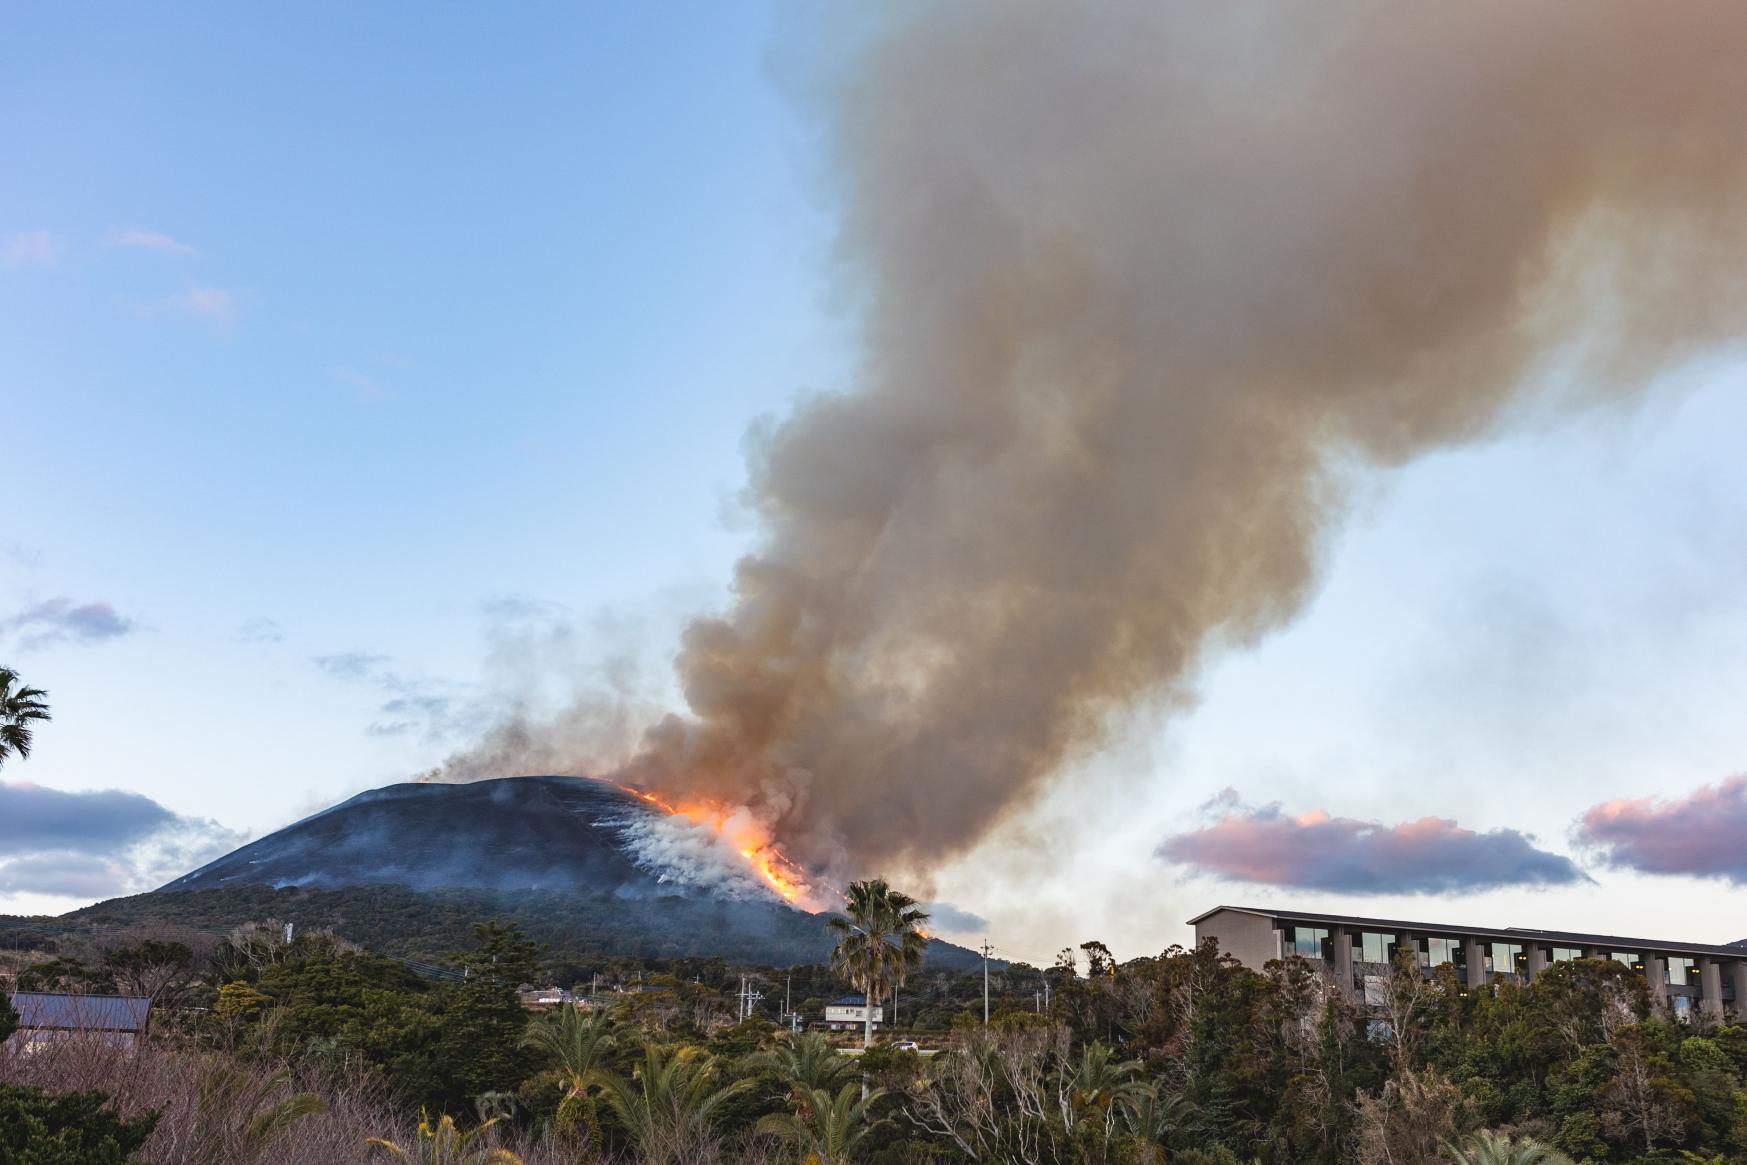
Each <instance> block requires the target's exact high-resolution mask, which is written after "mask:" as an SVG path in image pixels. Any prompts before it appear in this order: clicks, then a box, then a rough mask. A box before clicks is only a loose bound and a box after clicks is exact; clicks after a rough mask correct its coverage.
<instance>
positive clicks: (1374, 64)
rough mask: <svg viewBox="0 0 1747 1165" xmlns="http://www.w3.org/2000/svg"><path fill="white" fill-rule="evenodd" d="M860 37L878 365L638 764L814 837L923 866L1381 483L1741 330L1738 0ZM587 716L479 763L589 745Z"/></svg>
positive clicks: (1203, 12)
mask: <svg viewBox="0 0 1747 1165" xmlns="http://www.w3.org/2000/svg"><path fill="white" fill-rule="evenodd" d="M854 35H855V38H856V39H855V44H854V46H853V48H852V49H851V50H850V51H848V52H846V53H845V54H843V55H842V56H840V57H834V58H833V61H834V63H833V65H832V67H831V68H830V69H829V70H828V74H829V75H828V76H826V77H825V78H824V79H823V81H822V82H821V83H819V84H817V85H815V86H814V87H813V88H812V89H811V90H809V92H810V94H811V96H810V97H809V100H813V101H816V102H817V103H818V109H819V112H820V114H821V116H822V119H823V124H824V126H825V128H826V131H827V132H826V140H827V141H828V142H829V143H830V148H831V150H832V153H831V154H830V156H829V157H828V159H827V161H828V167H829V172H830V173H831V175H832V176H833V177H832V181H833V182H834V183H835V184H837V190H836V193H837V195H838V196H839V198H840V202H841V223H842V228H841V238H840V241H839V248H838V257H839V262H840V264H841V267H840V271H839V275H840V279H841V286H842V289H843V292H844V295H845V299H846V301H847V302H848V303H850V304H851V305H852V307H853V310H854V311H855V312H856V313H857V316H856V318H857V320H858V321H859V324H860V338H861V351H860V356H859V360H858V365H857V368H856V371H855V375H854V382H853V383H852V384H851V385H849V386H847V388H846V389H845V390H844V391H842V392H840V393H836V394H832V395H824V396H819V397H817V398H815V399H810V400H808V401H806V402H804V403H802V404H801V405H800V406H798V407H797V408H796V409H795V411H794V412H793V413H792V415H790V416H789V417H788V418H787V419H786V420H784V421H782V422H781V423H779V424H775V425H772V426H768V427H766V428H764V429H762V430H761V431H759V432H757V433H756V434H755V439H754V451H753V454H752V457H751V483H750V491H749V501H750V505H751V508H752V510H753V511H754V513H755V514H756V516H757V517H758V519H759V520H760V522H761V524H762V534H761V537H760V540H759V543H758V545H757V548H756V549H755V550H754V551H753V552H752V553H750V554H749V555H748V556H747V557H746V558H745V559H744V560H743V561H742V562H741V563H740V564H739V567H738V569H737V572H736V576H735V580H734V586H735V592H734V593H735V599H734V602H733V604H732V606H731V607H730V608H729V609H728V610H726V611H723V612H720V613H717V614H712V615H708V616H705V617H700V618H698V619H696V620H695V621H694V622H692V623H691V624H690V626H689V628H688V629H687V630H686V631H685V633H684V638H683V645H682V649H681V652H680V655H679V658H678V661H677V667H678V675H679V678H680V680H681V682H682V686H683V691H684V696H685V701H686V704H687V707H686V709H685V710H684V711H683V712H675V713H673V714H670V715H667V716H665V717H664V718H661V719H659V720H658V721H657V722H655V723H654V724H653V726H652V727H650V728H649V729H648V730H647V732H646V734H645V735H644V736H643V737H642V740H641V743H640V745H639V746H638V747H637V748H636V749H635V750H634V755H632V756H631V758H630V759H629V760H628V761H625V762H624V763H623V764H622V765H621V767H620V770H619V772H618V774H617V775H618V777H619V779H621V780H625V781H629V782H632V783H636V784H641V785H645V786H648V787H651V788H658V789H662V790H668V791H676V792H679V793H688V792H689V793H696V794H698V795H703V796H712V797H718V798H722V799H725V800H729V801H732V802H734V803H736V804H744V805H749V806H751V807H752V808H753V810H754V811H755V812H758V813H760V814H762V815H764V817H765V818H766V819H767V820H768V821H769V822H770V823H771V825H772V827H773V828H774V829H775V830H776V833H777V836H778V837H779V838H781V839H782V840H783V841H784V843H785V845H787V846H788V848H789V851H790V854H791V856H793V857H796V858H797V859H799V860H802V861H805V862H809V863H811V864H813V865H814V866H815V867H818V866H822V865H829V864H833V863H835V864H836V865H837V866H838V868H839V869H840V870H848V871H851V872H858V873H867V872H875V871H881V872H893V873H896V872H899V871H903V870H923V869H926V868H927V867H929V866H930V865H933V864H935V863H937V862H939V861H941V860H943V859H945V858H947V857H950V856H952V855H954V854H956V853H959V852H962V851H963V850H964V849H965V847H967V846H969V845H970V844H971V843H973V842H975V841H976V840H977V839H978V838H979V837H981V836H982V835H984V834H985V833H986V832H987V831H988V830H989V829H990V827H991V826H992V825H993V824H994V823H996V822H997V821H998V820H1000V819H1001V818H1002V817H1003V816H1004V815H1007V814H1009V813H1011V812H1012V811H1014V810H1015V809H1016V808H1017V807H1021V806H1023V805H1024V804H1026V803H1027V801H1028V799H1030V798H1031V797H1033V795H1034V794H1036V793H1037V792H1038V791H1039V790H1040V789H1041V788H1042V787H1043V785H1044V783H1045V782H1046V781H1047V780H1048V778H1050V776H1051V775H1052V774H1054V773H1056V772H1058V771H1059V770H1061V769H1062V768H1063V767H1064V766H1066V765H1068V764H1070V763H1071V762H1073V761H1074V760H1076V759H1077V758H1080V757H1083V756H1085V755H1086V754H1087V753H1088V752H1089V751H1090V750H1094V749H1096V748H1097V747H1098V746H1099V744H1100V742H1101V741H1104V740H1106V739H1107V738H1108V736H1109V734H1110V733H1111V732H1112V731H1114V730H1115V729H1116V726H1118V725H1119V724H1120V720H1121V717H1122V715H1123V714H1124V713H1125V712H1129V711H1131V710H1133V709H1135V708H1137V707H1139V706H1141V705H1143V704H1144V703H1147V702H1150V701H1155V700H1163V701H1166V702H1167V703H1168V702H1169V701H1171V700H1172V699H1174V698H1178V697H1182V696H1185V695H1187V694H1188V692H1189V688H1190V687H1191V685H1192V683H1193V679H1194V674H1195V671H1196V668H1197V666H1198V665H1199V663H1200V662H1201V661H1203V660H1204V659H1205V658H1206V657H1207V655H1208V654H1209V653H1210V652H1211V651H1215V650H1218V649H1221V648H1224V647H1229V646H1232V645H1239V644H1245V643H1250V642H1253V641H1255V640H1256V639H1257V638H1258V637H1260V636H1262V635H1263V634H1265V633H1266V632H1268V631H1270V630H1272V629H1275V628H1278V627H1280V626H1281V625H1282V624H1284V623H1286V622H1287V621H1288V620H1290V619H1291V618H1292V617H1293V616H1294V614H1295V613H1297V612H1298V611H1299V610H1300V608H1301V607H1302V606H1303V605H1304V603H1305V601H1306V598H1307V595H1308V594H1309V592H1310V591H1311V588H1312V586H1313V585H1314V583H1315V581H1316V578H1317V573H1318V572H1317V567H1318V558H1319V554H1320V553H1321V552H1322V551H1323V549H1324V548H1325V546H1326V543H1327V540H1328V537H1329V535H1330V534H1331V532H1333V531H1334V530H1335V529H1336V528H1337V526H1338V524H1339V523H1340V521H1341V519H1342V518H1343V516H1344V515H1345V513H1346V512H1347V509H1348V502H1349V498H1350V495H1351V493H1352V491H1353V489H1354V488H1355V487H1356V486H1357V485H1359V484H1360V483H1362V482H1363V481H1365V479H1366V475H1367V474H1368V473H1369V472H1371V471H1374V470H1376V469H1386V468H1388V467H1393V466H1397V465H1400V464H1402V463H1404V462H1407V461H1409V460H1411V459H1413V458H1415V457H1417V456H1420V455H1422V454H1424V453H1425V452H1427V451H1428V450H1432V449H1436V448H1439V447H1442V446H1448V445H1451V444H1455V443H1460V442H1464V441H1471V440H1474V439H1476V438H1479V437H1482V436H1486V435H1489V434H1492V433H1496V432H1498V431H1499V430H1500V429H1501V428H1503V427H1504V426H1507V425H1510V424H1521V423H1527V422H1536V423H1542V422H1544V421H1545V420H1546V419H1547V418H1549V417H1552V416H1557V415H1562V414H1566V413H1570V412H1574V411H1577V410H1581V409H1584V408H1588V407H1592V406H1595V405H1602V404H1608V403H1611V402H1615V401H1619V400H1624V399H1628V398H1632V397H1634V396H1636V395H1638V394H1641V393H1642V392H1643V391H1645V389H1646V387H1647V386H1648V384H1649V382H1651V381H1652V380H1654V379H1658V378H1660V379H1662V380H1663V381H1665V382H1666V380H1668V379H1669V378H1668V377H1667V376H1666V375H1665V374H1666V373H1668V372H1670V371H1673V370H1678V369H1679V368H1680V367H1681V366H1682V365H1684V364H1687V363H1688V362H1690V361H1691V360H1693V359H1694V358H1695V357H1698V356H1702V355H1703V354H1705V353H1706V352H1707V351H1708V350H1711V349H1713V348H1714V347H1716V346H1717V345H1719V344H1721V343H1722V342H1724V341H1726V340H1728V339H1730V338H1731V337H1733V336H1734V335H1735V334H1737V333H1739V332H1740V331H1741V329H1742V327H1743V325H1744V324H1747V297H1744V296H1743V294H1742V290H1743V289H1742V286H1741V285H1742V274H1743V272H1747V266H1744V260H1747V71H1744V70H1743V69H1742V68H1741V64H1740V60H1739V49H1740V46H1741V45H1742V44H1744V43H1747V7H1743V6H1740V5H1730V4H1708V5H1707V4H1702V3H1701V4H1695V5H1691V6H1686V7H1683V8H1681V9H1680V10H1679V12H1678V13H1673V12H1670V11H1669V10H1667V9H1666V8H1662V7H1658V6H1655V5H1645V4H1639V3H1604V2H1594V0H1583V2H1581V3H1579V2H1566V3H1560V2H1548V3H1539V4H1514V3H1509V4H1507V3H1487V2H1480V3H1467V4H1439V5H1379V4H1368V3H1348V4H1337V5H1326V4H1325V5H1315V6H1307V5H1298V4H1287V3H1280V4H1275V5H1255V4H1241V5H1211V4H1201V3H1191V2H1183V3H1174V4H1173V3H1161V2H1157V0H1148V2H1146V3H1137V4H1132V5H1127V6H1123V5H1107V6H1101V7H1099V8H1097V9H1096V10H1095V11H1094V10H1091V9H1087V8H1085V7H1083V6H1075V5H1064V4H1052V3H1018V2H1013V0H999V2H990V3H959V4H951V5H925V6H919V7H916V8H906V9H900V10H898V13H897V14H896V15H894V14H892V13H891V12H890V11H889V10H882V15H881V16H880V17H879V26H878V27H876V28H871V29H870V28H861V29H858V30H857V31H856V33H855V34H854ZM603 719H610V717H604V716H603V714H602V713H601V712H600V710H599V709H592V708H579V709H577V710H576V711H575V713H574V716H573V717H572V718H571V719H570V721H568V723H584V724H586V723H591V722H596V721H601V720H603ZM567 731H568V729H567V722H560V723H556V724H553V725H543V724H538V723H525V722H524V723H515V724H510V725H506V726H505V727H504V728H503V729H502V730H501V731H500V732H499V733H497V734H495V735H494V736H493V737H492V738H491V739H488V740H486V741H484V742H482V744H481V745H480V746H479V748H478V749H477V750H476V751H474V752H473V753H471V754H469V755H467V756H464V757H459V758H457V759H456V760H455V761H454V762H453V763H452V766H451V769H452V772H454V773H455V774H457V775H462V776H464V775H466V774H468V773H470V772H479V773H489V774H491V775H499V774H502V773H505V772H510V771H526V770H529V769H543V770H546V771H551V770H552V769H553V768H557V767H568V768H569V769H571V770H575V769H578V768H587V767H589V766H591V765H595V764H598V763H599V761H600V759H601V757H600V754H594V755H590V754H589V752H588V749H587V748H586V747H585V746H580V745H578V744H577V743H576V741H575V737H574V736H572V735H566V733H567ZM559 742H562V743H559Z"/></svg>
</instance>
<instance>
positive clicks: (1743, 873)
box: [1574, 774, 1747, 886]
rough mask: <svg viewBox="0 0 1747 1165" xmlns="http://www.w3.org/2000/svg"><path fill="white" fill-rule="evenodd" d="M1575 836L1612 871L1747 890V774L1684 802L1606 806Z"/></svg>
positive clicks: (1585, 819) (1593, 811) (1588, 816)
mask: <svg viewBox="0 0 1747 1165" xmlns="http://www.w3.org/2000/svg"><path fill="white" fill-rule="evenodd" d="M1574 832H1575V836H1576V838H1577V840H1578V841H1579V842H1581V843H1583V844H1584V845H1587V846H1592V847H1594V848H1595V849H1596V851H1597V852H1598V853H1599V855H1600V857H1601V859H1602V860H1603V861H1605V862H1606V863H1607V864H1608V865H1610V866H1619V867H1622V868H1624V869H1628V870H1638V871H1640V872H1642V873H1646V874H1696V875H1698V876H1700V877H1706V878H1725V879H1727V880H1728V881H1730V882H1733V883H1735V884H1736V885H1738V886H1740V885H1747V774H1742V775H1740V776H1734V777H1729V778H1727V779H1725V780H1722V781H1719V782H1718V783H1717V784H1715V785H1705V786H1704V787H1702V788H1699V789H1695V790H1693V791H1692V792H1691V793H1688V794H1687V795H1686V796H1684V797H1674V798H1664V797H1643V798H1640V799H1638V800H1635V801H1633V800H1625V799H1621V800H1615V801H1603V802H1602V803H1601V804H1599V805H1596V806H1593V807H1591V808H1590V809H1589V810H1588V811H1587V812H1586V813H1584V815H1583V816H1582V817H1581V818H1579V819H1578V822H1577V828H1576V830H1575V831H1574Z"/></svg>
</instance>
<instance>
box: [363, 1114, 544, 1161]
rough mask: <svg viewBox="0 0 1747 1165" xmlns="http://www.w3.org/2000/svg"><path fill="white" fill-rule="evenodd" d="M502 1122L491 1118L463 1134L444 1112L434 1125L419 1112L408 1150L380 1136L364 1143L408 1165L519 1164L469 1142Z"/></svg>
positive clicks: (509, 1154)
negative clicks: (416, 1131)
mask: <svg viewBox="0 0 1747 1165" xmlns="http://www.w3.org/2000/svg"><path fill="white" fill-rule="evenodd" d="M502 1119H503V1118H502V1117H492V1118H491V1119H490V1120H488V1121H486V1122H485V1123H484V1124H482V1125H480V1126H479V1127H478V1128H476V1129H474V1130H473V1131H471V1132H466V1133H464V1132H462V1131H461V1130H460V1129H458V1128H456V1127H455V1118H454V1117H452V1116H449V1115H448V1114H446V1113H445V1114H444V1116H443V1118H442V1119H441V1120H439V1121H438V1122H437V1123H436V1124H432V1123H431V1118H430V1117H429V1116H428V1115H426V1114H422V1113H421V1114H420V1120H419V1139H418V1143H417V1144H416V1145H415V1146H414V1147H413V1148H412V1149H410V1150H409V1149H403V1148H401V1147H400V1146H399V1145H397V1144H395V1143H394V1142H393V1141H385V1140H383V1139H382V1138H381V1137H366V1138H365V1140H364V1143H365V1144H366V1145H374V1146H376V1147H377V1148H380V1149H386V1150H388V1152H390V1153H392V1154H393V1155H394V1159H395V1160H397V1161H405V1162H408V1165H415V1163H416V1165H522V1159H521V1158H520V1157H518V1156H516V1155H515V1154H514V1153H512V1152H510V1151H509V1150H508V1149H490V1148H486V1147H485V1146H483V1145H475V1144H474V1143H473V1142H474V1141H475V1140H477V1139H478V1138H479V1135H480V1134H481V1133H483V1132H485V1130H486V1129H489V1128H490V1127H491V1126H492V1125H495V1124H496V1123H497V1122H498V1121H500V1120H502Z"/></svg>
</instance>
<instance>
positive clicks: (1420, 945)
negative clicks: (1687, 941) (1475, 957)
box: [1284, 926, 1699, 987]
mask: <svg viewBox="0 0 1747 1165" xmlns="http://www.w3.org/2000/svg"><path fill="white" fill-rule="evenodd" d="M1284 938H1285V949H1286V953H1287V954H1288V955H1294V954H1295V955H1301V956H1303V957H1304V958H1307V959H1324V960H1328V961H1333V959H1334V948H1333V947H1332V946H1330V945H1329V932H1328V930H1327V928H1324V927H1311V926H1291V927H1287V928H1286V932H1285V935H1284ZM1400 946H1401V937H1400V936H1399V935H1394V934H1386V933H1379V932H1377V931H1369V930H1367V931H1360V932H1359V933H1358V934H1357V935H1355V936H1354V942H1353V948H1354V953H1355V955H1356V956H1357V959H1358V961H1359V962H1362V963H1379V964H1382V963H1391V962H1394V961H1395V952H1396V951H1397V950H1398V949H1400ZM1416 947H1417V949H1418V952H1419V965H1420V966H1422V967H1441V966H1443V965H1444V964H1445V963H1449V964H1450V965H1451V966H1454V967H1456V968H1459V969H1466V967H1467V965H1468V947H1467V943H1466V942H1464V941H1463V940H1462V939H1459V938H1442V937H1439V936H1437V935H1431V936H1428V937H1426V938H1422V939H1420V940H1418V942H1417V943H1416ZM1549 954H1550V960H1551V961H1552V962H1555V963H1569V962H1572V961H1574V960H1577V959H1581V958H1582V957H1583V950H1582V948H1580V947H1553V948H1552V949H1551V951H1550V952H1549ZM1605 957H1606V958H1610V959H1612V960H1613V961H1614V962H1616V963H1623V964H1625V965H1626V966H1628V967H1630V968H1632V970H1634V971H1637V972H1639V973H1640V974H1642V973H1643V970H1644V959H1643V955H1642V953H1641V952H1639V951H1607V952H1605ZM1481 962H1482V966H1483V968H1484V970H1485V971H1486V973H1487V974H1489V975H1490V974H1499V973H1503V974H1517V975H1527V974H1528V969H1529V955H1528V948H1527V947H1525V946H1523V945H1522V944H1521V943H1506V942H1494V943H1484V944H1482V945H1481ZM1663 966H1664V968H1665V973H1666V976H1667V981H1668V982H1669V983H1670V984H1671V985H1674V986H1682V987H1685V986H1692V987H1696V986H1698V985H1699V970H1698V960H1696V959H1690V958H1685V957H1682V956H1673V957H1670V958H1668V959H1665V960H1663Z"/></svg>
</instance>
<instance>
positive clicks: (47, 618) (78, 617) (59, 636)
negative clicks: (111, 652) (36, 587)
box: [0, 598, 139, 648]
mask: <svg viewBox="0 0 1747 1165" xmlns="http://www.w3.org/2000/svg"><path fill="white" fill-rule="evenodd" d="M138 628H139V625H138V624H137V623H135V622H134V621H133V620H132V619H128V618H125V617H124V616H122V615H120V614H118V613H117V612H116V610H115V608H114V607H112V606H110V605H109V604H108V603H77V604H75V603H74V602H73V600H71V599H66V598H61V599H46V600H44V601H43V602H40V603H37V604H35V605H33V606H29V607H26V608H24V609H23V610H22V611H19V612H18V613H17V614H15V615H13V616H12V617H11V618H8V619H0V636H5V635H15V636H17V637H18V644H19V646H21V647H25V648H36V647H48V646H51V645H54V644H58V643H80V644H87V643H101V642H103V641H104V640H106V639H119V638H120V637H122V636H123V635H128V634H131V633H132V632H134V631H136V630H138Z"/></svg>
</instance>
